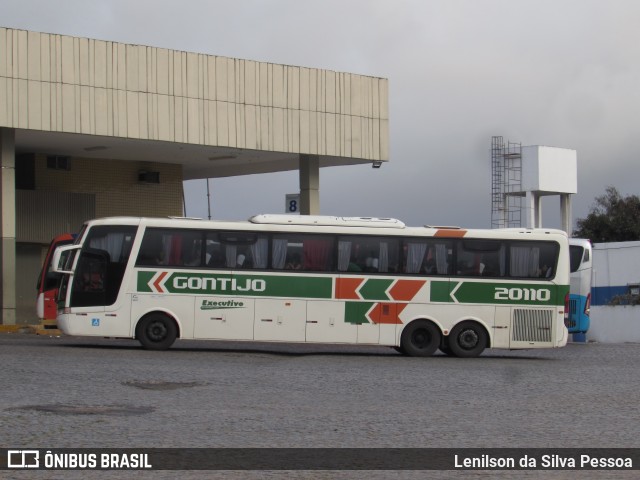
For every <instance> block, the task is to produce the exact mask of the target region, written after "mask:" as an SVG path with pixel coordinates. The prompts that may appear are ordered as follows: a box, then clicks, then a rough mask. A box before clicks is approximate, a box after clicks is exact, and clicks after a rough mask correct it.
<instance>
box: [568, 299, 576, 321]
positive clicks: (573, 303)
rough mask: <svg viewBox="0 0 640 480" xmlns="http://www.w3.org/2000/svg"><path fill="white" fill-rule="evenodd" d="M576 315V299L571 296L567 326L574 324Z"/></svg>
mask: <svg viewBox="0 0 640 480" xmlns="http://www.w3.org/2000/svg"><path fill="white" fill-rule="evenodd" d="M577 315H578V300H576V299H575V298H572V299H571V300H569V325H567V327H569V328H570V327H575V326H576V317H577Z"/></svg>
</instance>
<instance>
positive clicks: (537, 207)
mask: <svg viewBox="0 0 640 480" xmlns="http://www.w3.org/2000/svg"><path fill="white" fill-rule="evenodd" d="M540 200H541V197H540V195H538V194H537V193H536V192H527V194H526V197H525V206H524V211H525V217H526V218H525V220H526V221H525V227H527V228H540V227H541V226H542V204H541V201H540Z"/></svg>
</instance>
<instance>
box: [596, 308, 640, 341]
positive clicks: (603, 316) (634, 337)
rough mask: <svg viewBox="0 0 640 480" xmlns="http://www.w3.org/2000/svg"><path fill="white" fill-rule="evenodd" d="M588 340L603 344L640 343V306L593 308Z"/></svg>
mask: <svg viewBox="0 0 640 480" xmlns="http://www.w3.org/2000/svg"><path fill="white" fill-rule="evenodd" d="M587 340H588V341H595V342H602V343H625V342H633V343H640V306H624V305H617V306H615V307H607V306H594V307H591V326H590V327H589V331H588V332H587Z"/></svg>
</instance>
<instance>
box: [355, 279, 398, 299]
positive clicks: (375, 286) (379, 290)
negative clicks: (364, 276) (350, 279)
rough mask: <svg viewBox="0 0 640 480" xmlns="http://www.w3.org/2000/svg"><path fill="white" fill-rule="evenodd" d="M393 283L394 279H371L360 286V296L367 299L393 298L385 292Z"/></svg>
mask: <svg viewBox="0 0 640 480" xmlns="http://www.w3.org/2000/svg"><path fill="white" fill-rule="evenodd" d="M392 283H393V279H391V280H389V279H383V278H372V279H369V280H367V281H366V282H365V284H364V285H363V286H362V287H360V296H362V298H363V299H365V300H391V299H390V298H389V296H388V295H387V294H386V293H385V292H386V291H387V289H388V288H389V287H390V286H391V284H392Z"/></svg>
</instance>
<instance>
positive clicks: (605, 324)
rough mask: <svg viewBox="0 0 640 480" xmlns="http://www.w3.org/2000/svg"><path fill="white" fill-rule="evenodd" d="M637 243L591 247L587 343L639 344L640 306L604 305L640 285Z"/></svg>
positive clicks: (605, 244)
mask: <svg viewBox="0 0 640 480" xmlns="http://www.w3.org/2000/svg"><path fill="white" fill-rule="evenodd" d="M638 265H640V242H611V243H595V244H593V272H592V287H591V315H590V318H591V325H590V327H589V331H588V332H587V340H589V341H596V342H603V343H621V342H638V343H640V306H629V305H616V306H609V305H607V303H609V301H610V300H611V298H612V297H614V296H616V295H624V294H626V293H628V291H629V287H628V285H629V284H633V283H636V284H638V283H640V272H639V271H638Z"/></svg>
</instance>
